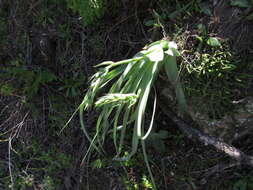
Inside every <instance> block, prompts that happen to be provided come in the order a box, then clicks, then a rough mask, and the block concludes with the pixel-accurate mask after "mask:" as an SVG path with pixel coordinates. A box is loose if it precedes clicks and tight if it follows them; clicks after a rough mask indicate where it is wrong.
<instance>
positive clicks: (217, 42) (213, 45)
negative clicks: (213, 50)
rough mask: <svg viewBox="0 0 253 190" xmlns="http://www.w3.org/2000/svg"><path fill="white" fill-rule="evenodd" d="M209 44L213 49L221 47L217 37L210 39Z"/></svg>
mask: <svg viewBox="0 0 253 190" xmlns="http://www.w3.org/2000/svg"><path fill="white" fill-rule="evenodd" d="M207 44H208V45H209V46H212V47H217V46H221V44H220V42H219V40H218V39H217V38H215V37H209V38H208V40H207Z"/></svg>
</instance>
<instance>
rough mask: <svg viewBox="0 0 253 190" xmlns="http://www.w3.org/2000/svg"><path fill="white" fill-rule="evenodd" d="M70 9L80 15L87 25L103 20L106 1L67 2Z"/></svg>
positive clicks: (83, 0) (76, 0)
mask: <svg viewBox="0 0 253 190" xmlns="http://www.w3.org/2000/svg"><path fill="white" fill-rule="evenodd" d="M67 5H68V7H69V8H70V9H72V10H73V11H75V12H77V13H79V14H80V16H81V17H82V18H83V21H84V23H85V24H86V25H89V24H92V23H93V22H94V21H95V20H96V19H98V18H101V17H102V16H103V14H104V11H105V7H106V0H67Z"/></svg>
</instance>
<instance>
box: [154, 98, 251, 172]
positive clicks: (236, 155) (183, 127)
mask: <svg viewBox="0 0 253 190" xmlns="http://www.w3.org/2000/svg"><path fill="white" fill-rule="evenodd" d="M160 97H161V96H160ZM164 102H166V100H164V101H161V102H159V103H158V105H159V106H160V107H161V109H162V110H163V112H164V114H166V115H167V116H168V117H169V118H170V119H172V121H173V122H174V123H175V124H176V125H177V127H178V128H179V129H180V131H181V132H183V133H184V134H185V135H186V136H187V137H188V138H190V139H192V138H195V139H197V140H198V141H200V142H202V143H204V144H205V145H206V146H207V145H211V146H213V147H215V148H216V149H217V150H219V151H221V152H223V153H225V154H227V155H228V156H230V157H231V158H233V159H235V160H237V161H238V162H239V163H240V164H241V165H248V166H251V167H253V157H252V156H248V155H247V154H245V153H244V152H242V151H241V150H239V149H237V148H235V147H234V146H231V145H229V144H227V143H225V142H224V141H222V140H220V139H218V138H215V137H213V136H209V135H207V134H205V133H204V132H202V131H200V130H198V129H195V128H193V127H191V126H190V125H189V124H188V123H187V122H186V121H184V120H183V119H182V118H181V117H179V116H177V114H175V113H174V112H173V111H172V110H170V109H169V108H167V107H166V106H165V104H164Z"/></svg>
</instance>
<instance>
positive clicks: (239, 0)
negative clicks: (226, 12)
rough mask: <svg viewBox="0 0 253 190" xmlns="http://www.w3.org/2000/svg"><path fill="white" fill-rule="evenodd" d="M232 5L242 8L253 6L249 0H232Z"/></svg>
mask: <svg viewBox="0 0 253 190" xmlns="http://www.w3.org/2000/svg"><path fill="white" fill-rule="evenodd" d="M230 5H231V6H236V7H241V8H249V7H251V6H252V5H251V3H250V2H249V1H248V0H231V2H230Z"/></svg>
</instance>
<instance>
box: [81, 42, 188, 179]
mask: <svg viewBox="0 0 253 190" xmlns="http://www.w3.org/2000/svg"><path fill="white" fill-rule="evenodd" d="M176 56H179V52H178V50H177V45H176V43H174V42H168V41H166V40H161V41H157V42H154V43H152V44H150V45H148V46H147V47H145V48H144V50H142V51H140V52H138V53H137V54H136V55H135V56H134V57H133V58H131V59H127V60H123V61H118V62H112V61H106V62H103V63H101V64H99V65H97V66H96V67H98V68H99V71H98V72H97V73H95V74H94V75H93V76H92V78H91V83H90V87H89V89H88V91H87V93H86V95H85V97H84V99H83V101H82V103H81V105H80V106H79V113H80V123H81V128H82V130H83V132H84V134H85V136H86V137H87V139H88V140H89V141H90V143H91V145H90V148H89V150H88V153H90V152H91V151H92V150H96V151H98V152H99V153H103V152H104V150H103V144H104V141H105V139H106V137H107V135H108V134H110V133H112V134H113V141H114V146H115V150H116V156H115V157H114V159H115V160H120V161H123V160H127V159H129V158H130V157H132V156H133V155H134V154H135V153H136V152H137V149H138V145H139V144H141V146H142V150H143V155H144V160H145V162H146V165H147V167H148V170H149V173H150V175H151V180H152V181H153V182H154V180H153V177H152V173H151V170H150V167H149V164H148V160H147V154H146V150H145V139H146V138H147V137H148V136H149V134H150V132H151V130H152V126H153V121H154V116H155V110H156V99H157V97H156V93H154V94H155V97H154V102H153V114H152V118H151V122H150V124H149V126H144V118H145V111H146V106H147V101H148V98H149V95H150V92H151V90H152V89H153V88H152V86H153V84H154V81H155V80H156V78H157V75H158V73H159V72H160V71H161V69H162V68H164V69H165V71H166V74H167V76H168V79H169V81H170V82H171V83H172V84H173V85H174V87H175V92H176V98H177V103H178V107H179V110H180V111H181V112H184V111H185V109H186V100H185V96H184V92H183V89H182V87H181V84H180V82H179V80H178V68H177V63H176ZM104 87H106V88H107V89H109V90H108V92H107V93H106V94H104V95H103V96H100V97H97V96H98V95H99V92H100V91H101V90H102V89H103V88H104ZM93 107H95V108H97V109H98V110H99V111H100V115H99V117H98V119H97V123H96V133H95V135H94V137H93V138H91V137H90V135H89V134H88V132H87V130H86V128H85V123H84V111H87V110H89V109H92V108H93ZM127 127H131V129H132V133H131V135H132V148H131V151H130V153H129V154H128V155H127V156H121V155H122V150H123V145H124V139H125V134H126V129H127ZM88 153H87V154H88ZM87 154H86V155H87ZM84 159H85V158H84ZM153 184H154V183H153Z"/></svg>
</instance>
